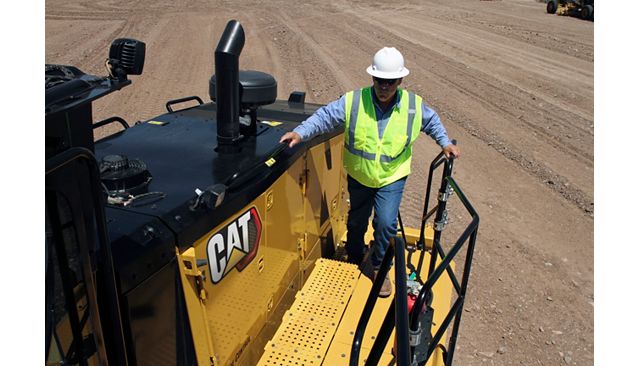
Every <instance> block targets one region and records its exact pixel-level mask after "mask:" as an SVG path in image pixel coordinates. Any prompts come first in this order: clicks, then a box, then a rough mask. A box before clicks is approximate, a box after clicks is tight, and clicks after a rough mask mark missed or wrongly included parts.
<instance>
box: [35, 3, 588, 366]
mask: <svg viewBox="0 0 640 366" xmlns="http://www.w3.org/2000/svg"><path fill="white" fill-rule="evenodd" d="M45 6H46V13H45V14H46V25H45V28H46V62H47V63H58V64H70V65H75V66H78V67H79V68H80V69H82V70H83V71H85V72H88V73H96V74H99V75H104V74H105V73H106V72H105V69H104V67H103V63H104V60H105V58H106V56H107V53H108V47H109V44H110V42H111V41H112V40H113V39H115V38H119V37H132V38H137V39H140V40H143V41H144V42H146V44H147V55H146V64H145V67H144V73H143V75H142V76H139V77H135V76H134V77H132V79H133V80H134V84H133V86H130V87H128V88H126V89H124V90H123V91H120V92H117V93H115V94H113V95H112V96H110V97H107V98H103V99H101V100H99V101H98V102H96V103H95V105H94V107H95V116H94V117H95V119H96V120H101V119H104V118H107V117H110V116H113V115H119V116H121V117H123V118H125V119H126V120H127V121H128V122H129V123H130V124H133V123H134V122H136V121H138V120H146V119H149V118H151V117H154V116H156V115H158V114H161V113H164V112H165V107H164V104H165V102H166V101H168V100H170V99H175V98H180V97H184V96H190V95H198V96H200V97H201V98H202V99H205V100H208V99H209V97H208V80H209V77H210V76H211V74H212V73H213V68H214V63H213V53H214V49H215V46H216V44H217V42H218V39H219V37H220V35H221V33H222V30H223V29H224V26H225V25H226V23H227V21H228V20H230V19H237V20H239V21H240V22H241V23H242V25H243V27H244V29H245V32H246V36H247V37H246V38H247V39H246V44H245V47H244V50H243V53H242V56H241V59H240V67H241V68H242V69H255V70H261V71H265V72H268V73H270V74H272V75H273V76H274V77H275V78H276V79H277V81H278V84H279V85H278V95H279V98H285V99H286V98H287V97H288V95H289V93H290V92H291V91H294V90H301V91H306V92H307V101H310V102H316V103H327V102H329V101H331V100H333V99H335V98H338V97H339V96H340V95H341V94H342V93H343V92H345V91H347V90H350V89H354V88H357V87H361V86H365V85H367V84H369V83H370V77H369V76H368V75H367V74H366V73H365V68H366V67H367V66H368V65H369V64H370V61H371V57H372V55H373V53H375V51H376V50H378V49H379V48H381V47H383V46H394V47H396V48H398V49H399V50H400V51H401V52H403V53H404V55H405V59H406V65H407V67H408V68H409V69H410V70H411V74H410V75H409V76H408V77H406V78H405V80H404V83H403V86H404V87H406V88H408V89H410V90H413V91H414V92H416V93H418V94H420V95H422V96H423V97H424V98H425V101H426V102H427V103H428V104H429V105H430V106H431V107H432V108H434V109H435V110H436V111H437V112H438V113H439V114H440V116H441V118H442V120H443V122H444V124H445V126H446V127H447V129H448V131H449V135H450V136H451V137H452V138H455V139H457V140H458V142H459V146H460V147H461V149H462V152H463V157H462V158H461V160H459V161H458V162H457V163H456V174H455V178H456V180H457V181H458V183H459V184H460V185H461V186H462V188H463V189H464V191H465V192H466V194H467V196H468V198H469V199H470V200H471V201H472V202H473V203H474V204H475V206H476V208H477V210H478V212H479V214H480V217H481V227H480V234H479V237H478V243H477V247H476V252H475V259H474V265H473V272H472V275H471V280H470V284H469V292H468V297H467V300H466V309H465V312H464V315H463V318H462V325H461V329H460V335H459V340H458V347H457V350H456V356H455V361H456V364H457V365H567V364H569V365H590V364H593V355H594V345H593V337H594V333H593V330H594V325H593V324H594V323H593V316H594V307H593V301H594V299H593V283H594V278H593V262H594V256H593V251H594V247H593V229H594V219H593V188H594V185H593V174H594V163H593V161H594V126H593V120H594V118H593V115H594V110H593V109H594V108H593V106H594V72H593V66H594V61H593V60H594V23H592V22H588V21H583V20H580V19H577V18H569V17H560V16H555V15H549V14H546V12H545V4H544V3H540V2H537V1H535V0H503V1H480V0H464V1H463V0H424V1H418V0H410V1H403V2H389V1H377V0H368V1H364V0H305V1H296V2H289V1H282V0H271V1H266V0H265V1H261V0H244V1H240V0H236V1H223V0H188V1H187V0H172V1H169V0H141V1H135V2H131V1H121V0H110V1H107V0H95V1H86V0H64V1H62V0H47V1H46V5H45ZM110 132H111V131H101V132H100V134H102V135H103V134H106V133H110ZM437 151H438V149H437V146H436V145H435V143H433V142H432V141H431V140H430V139H429V138H425V137H422V138H421V139H420V140H419V141H418V142H417V145H416V148H415V152H416V155H415V156H416V157H415V159H414V163H413V171H414V172H413V174H412V176H411V177H410V179H409V182H408V186H407V191H406V193H405V197H404V200H403V204H402V214H403V218H404V220H405V223H406V224H410V225H416V224H417V223H418V220H419V217H420V212H421V210H422V207H421V204H422V203H421V200H422V196H423V194H424V193H423V192H424V184H425V183H424V182H425V175H426V172H427V165H428V163H429V162H430V161H431V159H432V157H433V156H435V154H436V153H437ZM459 219H461V215H457V216H452V221H453V222H454V223H455V222H456V220H458V221H459V222H460V221H462V220H459ZM453 226H455V225H453Z"/></svg>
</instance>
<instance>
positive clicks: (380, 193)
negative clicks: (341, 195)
mask: <svg viewBox="0 0 640 366" xmlns="http://www.w3.org/2000/svg"><path fill="white" fill-rule="evenodd" d="M406 180H407V178H406V177H404V178H402V179H400V180H397V181H395V182H393V183H391V184H389V185H386V186H384V187H381V188H371V187H367V186H364V185H362V184H360V183H359V182H358V181H356V180H355V179H353V178H351V177H350V176H349V177H348V178H347V183H348V189H349V200H350V202H351V208H350V209H349V217H348V219H347V245H346V250H347V255H348V257H349V259H348V260H349V262H351V263H355V264H360V262H362V259H363V257H364V250H365V245H364V234H365V233H366V232H367V226H368V224H369V216H371V209H372V208H373V212H374V213H373V238H374V243H373V248H372V251H371V264H373V268H375V269H377V268H379V267H380V264H381V263H382V258H383V257H384V253H385V250H386V248H387V245H388V244H389V239H390V238H391V237H392V236H395V235H396V233H397V231H398V209H399V208H400V201H401V200H402V192H403V191H404V184H405V182H406Z"/></svg>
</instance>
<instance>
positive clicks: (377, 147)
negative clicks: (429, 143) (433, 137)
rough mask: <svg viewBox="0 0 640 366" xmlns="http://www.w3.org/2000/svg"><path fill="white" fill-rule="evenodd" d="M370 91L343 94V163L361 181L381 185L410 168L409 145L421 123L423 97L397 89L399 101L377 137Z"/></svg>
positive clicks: (371, 185)
mask: <svg viewBox="0 0 640 366" xmlns="http://www.w3.org/2000/svg"><path fill="white" fill-rule="evenodd" d="M373 93H374V91H373V89H372V88H371V87H368V88H363V89H360V90H355V91H353V92H349V93H347V94H346V105H345V107H346V108H345V111H346V112H347V113H346V116H345V117H346V119H345V123H346V126H345V127H346V128H347V131H345V144H344V150H345V153H344V165H345V169H346V170H347V173H349V175H351V176H352V177H353V178H355V179H356V180H358V181H359V182H360V183H362V184H364V185H366V186H369V187H382V186H384V185H386V184H389V183H393V182H394V181H395V180H397V179H400V178H402V177H404V176H406V175H408V174H409V173H410V171H411V155H412V146H413V142H414V141H415V139H416V138H417V137H418V135H419V133H420V127H421V123H420V121H419V120H421V119H422V109H421V108H422V98H420V97H419V96H416V95H415V94H413V93H410V92H407V91H404V90H402V89H398V93H400V102H399V104H398V105H394V106H393V107H392V108H393V110H392V112H391V115H390V117H389V122H388V124H387V126H386V127H385V131H384V133H383V134H382V138H380V136H379V133H378V125H377V123H378V121H377V117H376V112H375V107H374V105H373V103H374V102H373ZM405 125H406V127H405ZM399 138H401V140H399ZM354 159H355V160H354Z"/></svg>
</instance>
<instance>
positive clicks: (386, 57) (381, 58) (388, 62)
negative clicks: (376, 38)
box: [367, 47, 409, 79]
mask: <svg viewBox="0 0 640 366" xmlns="http://www.w3.org/2000/svg"><path fill="white" fill-rule="evenodd" d="M367 73H369V75H371V76H374V77H377V78H381V79H398V78H401V77H405V76H407V75H409V69H407V68H406V67H404V57H402V54H401V53H400V51H398V50H397V49H396V48H395V47H384V48H382V49H381V50H380V51H378V52H376V54H375V55H373V63H372V64H371V66H369V67H367Z"/></svg>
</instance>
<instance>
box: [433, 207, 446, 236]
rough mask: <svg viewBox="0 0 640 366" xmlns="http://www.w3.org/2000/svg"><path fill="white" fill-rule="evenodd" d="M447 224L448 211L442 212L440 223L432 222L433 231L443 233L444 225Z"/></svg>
mask: <svg viewBox="0 0 640 366" xmlns="http://www.w3.org/2000/svg"><path fill="white" fill-rule="evenodd" d="M448 223H449V211H447V210H444V211H443V212H442V219H441V220H440V221H436V222H434V224H435V229H436V230H437V231H443V230H444V227H445V225H447V224H448Z"/></svg>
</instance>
